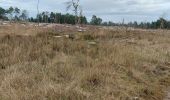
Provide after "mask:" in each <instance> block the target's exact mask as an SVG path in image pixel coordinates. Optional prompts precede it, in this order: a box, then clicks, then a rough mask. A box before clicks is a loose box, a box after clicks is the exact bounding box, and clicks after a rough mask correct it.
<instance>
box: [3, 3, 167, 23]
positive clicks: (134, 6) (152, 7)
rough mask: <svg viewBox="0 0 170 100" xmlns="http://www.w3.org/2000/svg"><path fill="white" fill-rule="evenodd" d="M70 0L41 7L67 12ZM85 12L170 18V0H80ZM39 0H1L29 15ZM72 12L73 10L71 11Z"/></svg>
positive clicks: (129, 18)
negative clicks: (25, 11)
mask: <svg viewBox="0 0 170 100" xmlns="http://www.w3.org/2000/svg"><path fill="white" fill-rule="evenodd" d="M67 1H69V0H40V4H39V9H40V12H42V11H49V12H50V11H53V12H61V13H67V11H66V5H65V2H67ZM80 4H81V6H82V8H83V14H84V15H85V16H86V17H87V18H88V20H90V19H91V17H92V15H97V16H98V17H100V18H102V19H103V21H113V22H122V20H123V19H124V20H125V22H130V21H138V22H141V21H143V22H147V21H149V22H151V21H155V20H157V19H158V18H159V17H164V18H166V19H167V20H170V0H80ZM36 5H37V0H0V7H3V8H6V9H7V8H9V7H10V6H13V7H18V8H20V9H25V10H27V11H28V12H29V16H33V17H35V16H36V14H37V8H36ZM69 13H72V11H69Z"/></svg>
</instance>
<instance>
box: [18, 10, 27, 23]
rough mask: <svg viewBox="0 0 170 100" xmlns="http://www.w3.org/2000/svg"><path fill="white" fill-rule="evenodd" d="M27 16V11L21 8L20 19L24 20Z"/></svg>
mask: <svg viewBox="0 0 170 100" xmlns="http://www.w3.org/2000/svg"><path fill="white" fill-rule="evenodd" d="M27 18H28V12H27V10H23V11H22V13H21V15H20V19H21V20H22V21H26V20H27Z"/></svg>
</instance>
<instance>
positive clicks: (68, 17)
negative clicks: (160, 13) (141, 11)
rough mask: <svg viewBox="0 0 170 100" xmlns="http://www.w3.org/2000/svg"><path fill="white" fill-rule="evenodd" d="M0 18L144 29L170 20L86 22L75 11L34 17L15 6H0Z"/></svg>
mask: <svg viewBox="0 0 170 100" xmlns="http://www.w3.org/2000/svg"><path fill="white" fill-rule="evenodd" d="M0 20H5V21H14V22H16V21H29V22H35V23H36V22H39V23H59V24H73V25H74V24H76V23H77V22H78V23H79V24H90V25H101V26H126V27H134V28H144V29H158V28H160V29H170V21H168V20H166V19H164V18H159V19H158V20H156V21H153V22H140V23H139V22H136V21H134V22H129V23H126V24H125V23H124V21H123V22H122V23H114V22H112V21H108V22H103V21H102V18H100V17H97V16H96V15H93V16H92V18H91V20H90V21H89V22H88V21H87V18H86V17H85V16H82V15H80V16H78V15H77V12H76V14H75V15H72V14H69V13H67V14H62V13H56V12H47V11H46V12H42V13H39V14H37V16H36V17H35V18H34V17H28V11H27V10H21V9H19V8H17V7H9V8H8V9H4V8H2V7H0Z"/></svg>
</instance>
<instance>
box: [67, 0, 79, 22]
mask: <svg viewBox="0 0 170 100" xmlns="http://www.w3.org/2000/svg"><path fill="white" fill-rule="evenodd" d="M66 5H67V7H66V10H67V11H68V10H70V9H71V8H73V11H74V14H75V24H77V23H78V12H79V10H80V9H81V7H80V0H71V1H68V2H66ZM80 12H81V13H82V10H81V11H80Z"/></svg>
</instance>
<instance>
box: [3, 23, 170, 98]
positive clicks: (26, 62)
mask: <svg viewBox="0 0 170 100" xmlns="http://www.w3.org/2000/svg"><path fill="white" fill-rule="evenodd" d="M84 27H85V28H78V27H76V26H69V25H54V24H53V25H52V24H50V25H41V26H40V27H37V26H36V25H33V24H28V25H27V24H26V25H25V24H12V25H2V26H0V99H2V100H43V99H47V100H55V99H59V100H163V99H164V98H165V97H166V95H167V94H166V92H165V91H166V89H167V87H169V86H170V31H168V30H141V29H126V28H123V27H122V28H121V27H114V28H112V27H94V26H84Z"/></svg>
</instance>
